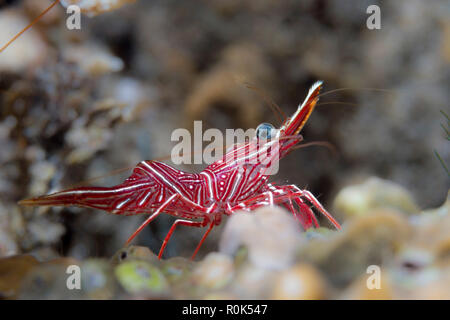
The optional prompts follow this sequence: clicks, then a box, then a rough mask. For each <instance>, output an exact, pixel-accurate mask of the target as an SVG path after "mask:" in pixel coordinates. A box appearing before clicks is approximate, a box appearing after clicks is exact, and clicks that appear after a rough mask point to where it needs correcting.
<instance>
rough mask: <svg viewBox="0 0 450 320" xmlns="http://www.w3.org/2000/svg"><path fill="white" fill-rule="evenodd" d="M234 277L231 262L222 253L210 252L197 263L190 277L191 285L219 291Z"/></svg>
mask: <svg viewBox="0 0 450 320" xmlns="http://www.w3.org/2000/svg"><path fill="white" fill-rule="evenodd" d="M233 275H234V268H233V260H232V259H231V258H230V257H229V256H227V255H224V254H222V253H216V252H212V253H210V254H208V255H207V256H206V257H205V259H203V261H201V262H199V263H198V265H197V266H196V267H195V269H194V271H193V272H192V275H191V281H192V283H193V285H196V286H200V287H204V288H206V289H221V288H224V287H225V286H226V285H227V284H229V283H230V281H231V279H232V278H233Z"/></svg>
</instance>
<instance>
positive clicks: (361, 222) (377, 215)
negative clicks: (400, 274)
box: [298, 210, 411, 287]
mask: <svg viewBox="0 0 450 320" xmlns="http://www.w3.org/2000/svg"><path fill="white" fill-rule="evenodd" d="M410 232H411V230H410V227H409V225H408V221H407V220H406V219H405V218H404V217H403V216H402V215H401V214H399V213H398V212H395V211H390V210H377V211H374V212H370V213H369V214H367V215H364V216H360V217H357V218H354V219H352V220H350V221H349V222H348V224H344V226H343V229H342V231H341V232H336V233H335V234H334V235H332V236H330V237H328V238H325V239H313V240H310V242H309V243H308V244H306V245H305V246H303V247H301V248H300V250H299V254H298V259H299V260H300V261H306V262H310V263H312V264H313V265H315V266H317V267H318V268H319V269H320V270H321V271H322V272H323V273H324V275H325V276H326V277H327V278H328V280H329V281H331V283H332V284H333V285H335V286H338V287H344V286H346V285H347V284H349V283H350V282H351V281H352V280H353V279H354V278H355V277H358V276H359V275H361V274H363V273H365V272H366V269H367V267H368V266H370V265H381V264H382V262H384V261H389V259H391V258H392V257H393V256H394V255H395V253H396V252H398V250H399V248H400V247H401V246H402V245H403V244H404V242H405V241H406V240H407V239H408V236H409V235H410Z"/></svg>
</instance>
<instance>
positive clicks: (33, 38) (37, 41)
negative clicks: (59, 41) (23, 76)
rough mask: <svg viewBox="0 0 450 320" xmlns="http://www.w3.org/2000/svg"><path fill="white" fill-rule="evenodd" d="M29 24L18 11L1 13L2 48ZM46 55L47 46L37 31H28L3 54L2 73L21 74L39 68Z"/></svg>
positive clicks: (1, 61) (0, 37)
mask: <svg viewBox="0 0 450 320" xmlns="http://www.w3.org/2000/svg"><path fill="white" fill-rule="evenodd" d="M28 23H29V21H27V19H26V18H25V17H23V16H22V15H21V14H20V13H19V12H18V11H16V10H11V9H8V10H2V11H0V44H1V46H3V45H4V44H6V43H7V42H8V41H9V40H11V39H12V38H13V37H14V36H15V35H16V34H17V33H18V32H20V31H21V30H22V29H23V28H25V27H26V26H27V25H28ZM46 55H47V44H46V43H45V42H44V41H43V40H42V38H41V36H40V35H39V33H38V32H37V31H36V30H34V29H31V30H28V31H27V32H25V33H23V34H22V35H21V36H20V38H19V39H17V40H16V41H14V42H13V43H12V44H11V45H10V46H9V47H7V48H6V49H5V50H4V51H3V52H2V53H1V56H2V58H1V59H0V71H12V72H20V71H24V70H27V69H29V68H33V67H37V66H38V65H39V64H40V63H41V62H43V61H44V59H45V58H46Z"/></svg>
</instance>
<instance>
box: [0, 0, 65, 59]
mask: <svg viewBox="0 0 450 320" xmlns="http://www.w3.org/2000/svg"><path fill="white" fill-rule="evenodd" d="M59 1H60V0H56V1H55V2H53V3H52V4H51V5H50V6H49V7H48V8H47V9H45V10H44V11H42V12H41V14H40V15H39V16H38V17H37V18H36V19H34V20H33V21H32V22H31V23H30V24H29V25H28V26H26V27H25V28H23V29H22V31H20V32H19V33H18V34H16V35H15V36H14V37H13V38H12V39H11V40H9V41H8V42H7V43H6V44H5V45H4V46H3V47H1V48H0V53H1V52H2V51H3V50H5V49H6V48H8V47H9V45H10V44H11V43H13V42H14V41H16V39H17V38H19V37H20V36H21V35H22V34H23V33H24V32H25V31H27V30H28V29H30V28H31V27H32V26H33V25H34V24H35V23H36V22H38V21H39V20H40V19H41V18H42V17H43V16H44V15H45V14H46V13H47V12H49V11H50V10H51V9H52V8H53V7H54V6H55V5H57V4H58V3H59Z"/></svg>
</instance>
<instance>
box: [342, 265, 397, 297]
mask: <svg viewBox="0 0 450 320" xmlns="http://www.w3.org/2000/svg"><path fill="white" fill-rule="evenodd" d="M371 276H372V274H371V273H369V274H365V275H362V276H360V277H358V278H357V279H356V280H355V281H354V282H353V283H352V284H351V285H350V286H349V288H346V289H345V290H344V291H343V292H342V293H341V294H340V295H339V296H338V297H337V298H338V299H348V300H391V299H393V298H394V297H395V296H396V293H395V292H394V290H393V285H392V280H391V277H390V275H389V271H388V270H386V269H380V282H379V287H378V288H377V287H369V286H368V283H367V282H368V281H369V282H370V279H369V277H371Z"/></svg>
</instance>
